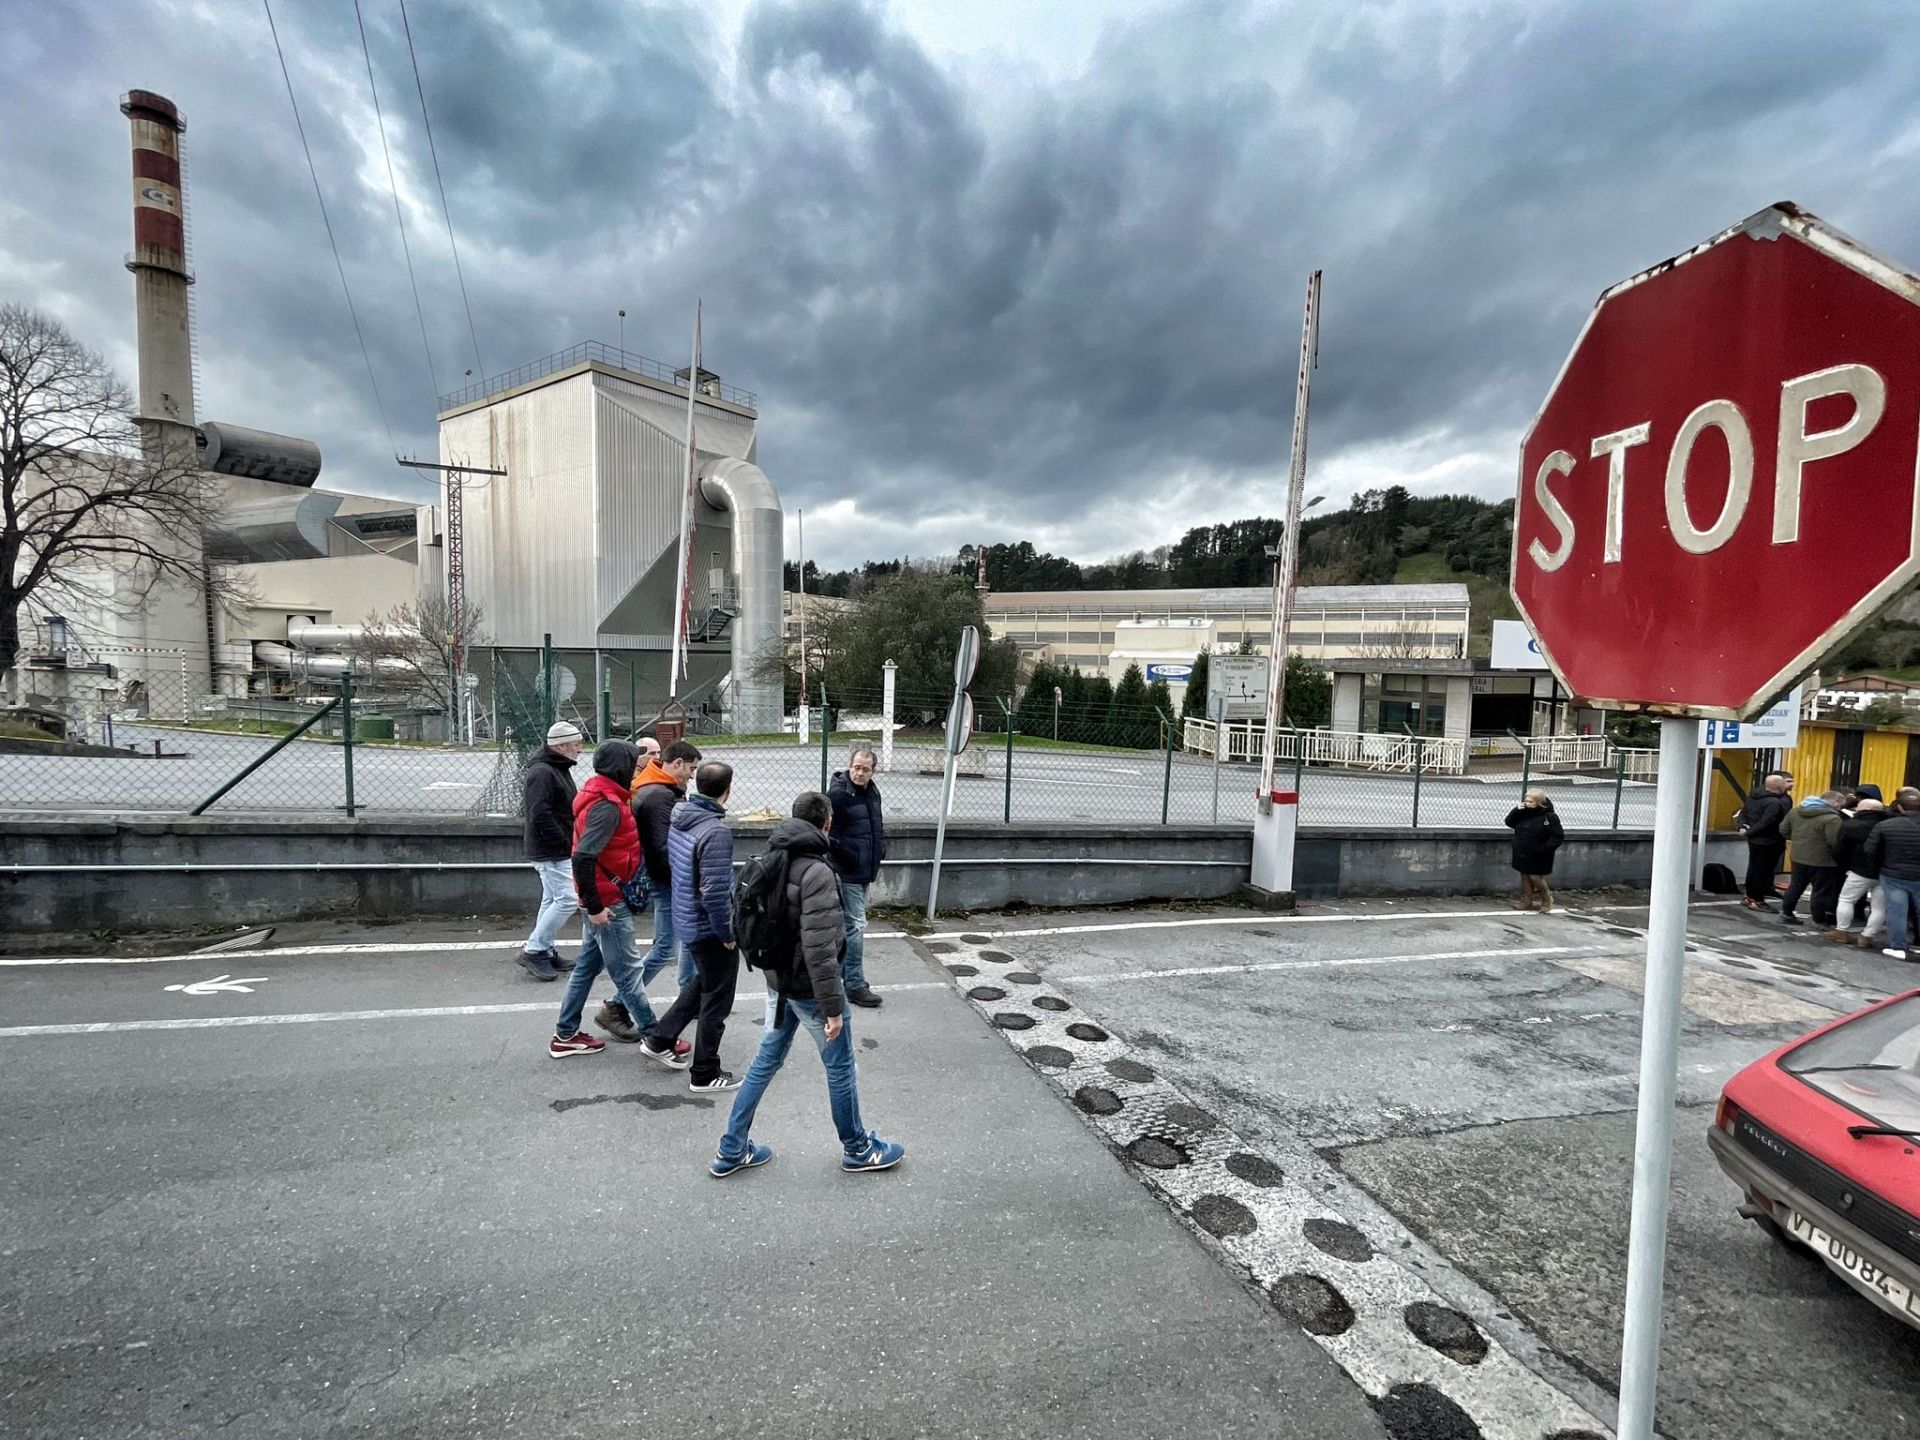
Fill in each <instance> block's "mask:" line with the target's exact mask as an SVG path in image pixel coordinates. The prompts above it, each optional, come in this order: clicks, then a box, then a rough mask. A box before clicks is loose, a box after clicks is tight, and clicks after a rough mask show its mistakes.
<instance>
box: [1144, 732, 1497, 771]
mask: <svg viewBox="0 0 1920 1440" xmlns="http://www.w3.org/2000/svg"><path fill="white" fill-rule="evenodd" d="M1213 730H1214V727H1213V722H1212V721H1211V720H1200V719H1191V720H1188V721H1187V722H1186V724H1185V726H1184V728H1183V733H1182V743H1183V745H1184V748H1185V749H1186V750H1187V752H1188V753H1189V754H1192V755H1205V756H1209V757H1211V756H1212V754H1213V747H1214V738H1213ZM1416 738H1417V739H1419V740H1420V742H1421V745H1420V747H1419V748H1421V749H1422V750H1423V752H1424V754H1423V766H1424V769H1425V771H1426V773H1427V774H1429V775H1463V774H1465V773H1466V769H1467V742H1466V741H1464V740H1460V739H1450V738H1448V737H1446V736H1441V735H1424V736H1418V737H1411V736H1407V735H1385V734H1374V733H1370V732H1362V731H1351V730H1295V729H1292V728H1288V729H1285V730H1282V731H1280V732H1279V733H1278V734H1276V735H1275V736H1274V742H1273V753H1274V758H1275V759H1276V760H1283V761H1286V762H1288V763H1292V762H1293V761H1295V760H1298V761H1299V762H1301V763H1302V764H1304V765H1318V766H1322V767H1326V768H1331V769H1336V770H1383V771H1394V772H1399V773H1401V774H1411V773H1412V772H1413V768H1414V751H1415V748H1416V747H1415V745H1414V743H1413V741H1414V739H1416ZM1262 743H1263V727H1262V725H1261V722H1259V721H1257V720H1248V721H1242V722H1239V723H1234V722H1229V723H1228V725H1227V740H1226V751H1225V753H1223V754H1222V755H1221V757H1220V758H1221V759H1222V760H1258V759H1259V758H1260V753H1261V747H1262Z"/></svg>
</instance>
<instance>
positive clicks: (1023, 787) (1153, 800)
mask: <svg viewBox="0 0 1920 1440" xmlns="http://www.w3.org/2000/svg"><path fill="white" fill-rule="evenodd" d="M116 738H117V739H118V740H119V741H120V742H121V743H123V744H129V743H130V744H137V745H140V746H142V747H145V748H148V749H150V748H151V746H152V745H153V744H154V743H155V742H158V743H159V745H160V746H161V749H162V750H163V752H165V753H166V755H167V756H168V757H170V758H159V759H156V758H154V757H153V756H151V755H147V756H144V757H141V756H128V757H126V758H124V759H123V758H118V757H79V756H72V757H69V756H58V757H55V756H41V755H29V756H22V755H0V810H8V811H22V810H24V811H31V810H58V811H97V812H180V811H185V810H188V809H191V808H192V807H193V806H194V805H196V804H197V803H199V802H200V801H201V800H203V799H205V798H206V797H207V796H209V795H211V794H212V793H213V792H214V791H215V790H217V789H218V788H219V787H220V786H221V785H222V784H224V783H225V782H226V781H227V780H229V779H231V778H232V777H233V776H234V775H236V774H238V773H239V772H240V771H241V770H242V769H244V768H245V767H246V766H247V765H248V764H249V763H251V762H252V761H254V760H256V759H258V758H259V757H260V756H262V755H264V754H265V753H266V752H267V750H268V749H269V748H271V746H272V743H273V742H272V741H271V740H267V739H263V738H261V737H258V736H245V735H220V734H211V733H200V732H182V731H178V730H167V729H158V728H153V727H143V726H134V725H123V726H120V727H118V729H117V731H116ZM714 753H715V754H716V755H724V756H725V757H726V758H727V759H729V760H731V761H732V762H733V763H734V765H735V767H736V771H737V776H736V780H735V808H736V809H740V810H754V809H758V808H761V807H763V806H771V807H774V808H776V809H777V810H778V811H779V812H780V813H782V814H784V813H785V812H786V808H787V806H788V805H789V804H790V803H791V802H792V799H793V796H794V794H795V793H796V792H797V791H799V790H802V789H806V788H808V787H810V786H817V785H818V784H819V783H820V759H819V752H818V750H817V749H815V748H806V749H803V748H801V747H800V746H798V745H752V746H725V747H721V746H716V747H714ZM844 763H845V756H844V755H841V754H837V753H836V754H835V755H834V756H833V757H832V760H831V764H832V765H833V766H834V767H836V768H837V767H839V766H842V765H844ZM497 764H498V756H496V755H495V754H494V753H492V752H489V751H468V750H456V749H445V750H441V749H420V748H412V747H407V748H388V747H383V746H368V745H361V746H357V747H355V749H354V759H353V768H354V800H355V803H356V805H357V806H359V807H361V808H364V809H366V810H370V811H377V812H427V813H455V814H466V813H472V812H473V811H475V809H476V808H477V807H478V805H479V804H480V802H481V800H482V798H483V796H484V795H485V794H486V793H487V789H488V783H489V781H490V780H491V779H492V777H493V776H494V774H495V770H496V766H497ZM1005 767H1006V758H1005V751H1004V749H1002V748H998V747H995V746H993V745H992V744H991V743H990V737H988V738H986V739H983V740H982V741H981V742H980V744H979V746H978V747H977V750H976V752H974V753H972V754H970V755H969V757H968V764H967V766H966V767H964V768H965V769H966V770H967V771H968V772H970V773H966V774H964V775H963V776H962V778H960V779H959V780H958V781H957V782H956V786H955V791H954V809H953V812H952V813H953V814H954V815H955V816H956V817H959V818H963V819H971V820H988V821H993V820H1000V819H1002V818H1004V817H1005V816H1006V815H1007V813H1008V808H1009V804H1010V806H1011V814H1012V818H1013V819H1015V820H1046V821H1075V820H1080V821H1090V822H1094V821H1109V822H1110V821H1138V822H1140V823H1143V824H1151V823H1155V822H1158V821H1159V820H1160V818H1161V816H1162V813H1163V808H1164V813H1165V814H1166V817H1167V818H1168V819H1170V820H1173V821H1189V822H1198V821H1207V820H1211V819H1212V818H1213V816H1214V813H1215V812H1214V774H1213V766H1212V764H1211V763H1210V762H1208V761H1205V760H1201V759H1197V758H1195V757H1193V756H1188V755H1176V756H1174V758H1173V766H1172V770H1171V774H1169V772H1168V767H1167V764H1166V760H1165V757H1164V756H1163V755H1160V754H1157V753H1152V752H1138V753H1131V752H1124V751H1122V752H1092V753H1089V752H1078V751H1056V750H1043V749H1031V750H1025V749H1023V750H1017V751H1016V752H1015V756H1014V768H1013V784H1012V786H1011V787H1009V786H1008V785H1007V783H1006V768H1005ZM1256 777H1257V770H1256V769H1255V768H1254V767H1249V766H1246V765H1223V766H1222V767H1221V771H1220V780H1219V812H1218V813H1219V816H1220V818H1221V819H1222V820H1240V821H1251V819H1252V815H1253V801H1254V791H1255V790H1256V789H1257V778H1256ZM1283 780H1284V782H1285V783H1291V780H1292V777H1291V774H1288V775H1286V776H1284V777H1283ZM941 784H942V781H941V777H940V775H939V774H938V773H924V774H923V773H921V771H920V769H919V768H918V766H917V765H915V766H906V765H902V766H899V767H897V768H896V769H895V770H894V771H893V772H892V773H889V774H886V775H883V776H882V777H881V785H882V787H883V789H884V790H885V792H886V796H887V807H888V811H889V813H891V814H893V815H895V816H896V817H899V818H901V819H932V818H934V817H935V816H936V815H937V814H938V813H939V804H940V790H941ZM1614 788H1615V787H1614V785H1613V783H1612V782H1611V781H1597V782H1596V781H1590V780H1586V779H1582V780H1579V781H1577V782H1576V781H1571V780H1564V779H1563V780H1559V781H1556V782H1554V783H1553V786H1552V789H1553V794H1554V803H1555V805H1556V806H1557V807H1558V808H1559V811H1560V816H1561V819H1562V822H1563V823H1564V824H1565V825H1566V826H1567V827H1568V828H1569V829H1574V830H1595V829H1606V828H1610V827H1611V826H1612V825H1613V822H1614V801H1615V796H1614ZM1300 793H1301V802H1300V804H1301V820H1302V822H1303V823H1305V824H1310V825H1311V824H1338V825H1379V826H1385V827H1394V828H1405V827H1407V826H1409V825H1411V823H1412V821H1413V818H1414V804H1413V802H1414V783H1413V779H1412V777H1411V776H1406V775H1357V774H1345V773H1338V774H1336V773H1332V772H1327V771H1317V772H1316V771H1308V772H1306V774H1304V775H1303V776H1302V777H1301V787H1300ZM1653 794H1654V792H1653V787H1652V786H1650V785H1641V784H1629V785H1627V786H1626V787H1624V789H1623V790H1622V792H1621V795H1620V806H1619V812H1620V824H1621V826H1622V827H1624V828H1627V829H1645V828H1648V827H1650V826H1651V825H1652V823H1653ZM1519 795H1520V784H1519V780H1518V777H1515V778H1513V779H1510V780H1502V781H1498V782H1492V781H1482V780H1477V779H1452V778H1436V777H1431V776H1428V777H1423V778H1422V781H1421V784H1420V787H1419V799H1420V816H1419V818H1420V823H1421V824H1422V825H1423V826H1469V827H1487V828H1496V829H1497V828H1499V826H1500V824H1501V820H1502V818H1503V817H1504V816H1505V814H1506V812H1507V810H1508V809H1509V808H1511V807H1512V806H1513V805H1514V804H1516V803H1518V800H1519ZM1163 797H1164V798H1165V804H1164V807H1163ZM345 804H346V778H345V767H344V764H343V752H342V750H341V747H340V746H338V745H335V744H328V743H322V742H311V741H304V740H303V741H296V742H294V743H293V744H292V745H290V746H288V747H287V748H286V749H284V750H282V751H281V752H280V753H279V754H278V755H276V756H274V757H273V759H271V760H270V761H268V762H267V763H266V764H265V765H264V766H262V767H261V768H260V769H259V770H257V771H256V772H254V774H252V775H251V776H249V777H248V778H247V779H246V780H244V781H242V782H241V783H240V785H239V786H238V787H237V788H235V789H234V790H233V791H232V792H231V793H230V794H228V795H227V796H226V797H225V798H224V799H222V800H221V802H220V806H219V808H220V809H221V810H222V811H247V810H338V809H341V808H343V807H344V806H345Z"/></svg>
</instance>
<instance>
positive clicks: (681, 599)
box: [667, 300, 700, 700]
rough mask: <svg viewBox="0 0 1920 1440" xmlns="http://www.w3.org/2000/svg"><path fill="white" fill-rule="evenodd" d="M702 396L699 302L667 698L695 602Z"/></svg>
mask: <svg viewBox="0 0 1920 1440" xmlns="http://www.w3.org/2000/svg"><path fill="white" fill-rule="evenodd" d="M699 393H700V302H699V301H698V300H696V301H694V302H693V368H692V369H690V370H689V371H688V372H687V469H686V475H685V477H684V479H683V481H682V483H681V486H680V571H679V579H678V581H677V582H676V583H675V586H674V606H673V654H672V656H671V657H669V660H668V664H667V698H668V699H669V700H671V699H674V698H676V697H677V696H678V695H679V694H680V676H681V675H682V673H684V671H683V665H684V661H685V658H686V657H685V649H686V644H687V607H688V605H689V604H690V603H691V601H692V582H693V576H692V574H691V573H690V572H689V571H688V569H687V565H688V559H687V526H688V524H689V523H690V522H691V520H692V518H693V454H694V449H695V442H694V434H693V406H694V398H695V397H696V396H697V395H698V394H699Z"/></svg>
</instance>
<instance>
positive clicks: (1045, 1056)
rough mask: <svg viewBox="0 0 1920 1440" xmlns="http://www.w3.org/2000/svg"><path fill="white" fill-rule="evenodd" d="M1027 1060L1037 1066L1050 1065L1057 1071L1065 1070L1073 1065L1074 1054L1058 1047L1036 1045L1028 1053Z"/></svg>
mask: <svg viewBox="0 0 1920 1440" xmlns="http://www.w3.org/2000/svg"><path fill="white" fill-rule="evenodd" d="M1027 1058H1028V1059H1029V1060H1031V1061H1033V1063H1034V1064H1036V1065H1049V1066H1051V1067H1053V1068H1054V1069H1055V1070H1064V1069H1066V1068H1067V1067H1068V1066H1069V1065H1071V1064H1073V1052H1072V1051H1071V1050H1062V1049H1061V1048H1060V1047H1059V1046H1058V1045H1036V1046H1034V1047H1033V1048H1032V1049H1031V1050H1029V1051H1027Z"/></svg>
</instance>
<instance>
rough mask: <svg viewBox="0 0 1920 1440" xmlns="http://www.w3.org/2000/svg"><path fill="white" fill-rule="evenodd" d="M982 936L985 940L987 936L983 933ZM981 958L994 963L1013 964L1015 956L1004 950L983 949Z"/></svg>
mask: <svg viewBox="0 0 1920 1440" xmlns="http://www.w3.org/2000/svg"><path fill="white" fill-rule="evenodd" d="M980 938H981V939H982V940H984V939H986V936H984V935H983V936H981V937H980ZM980 958H981V959H982V960H985V961H988V962H989V963H991V964H994V965H1011V964H1013V956H1011V955H1009V954H1007V952H1006V951H1004V950H982V951H981V952H980Z"/></svg>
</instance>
